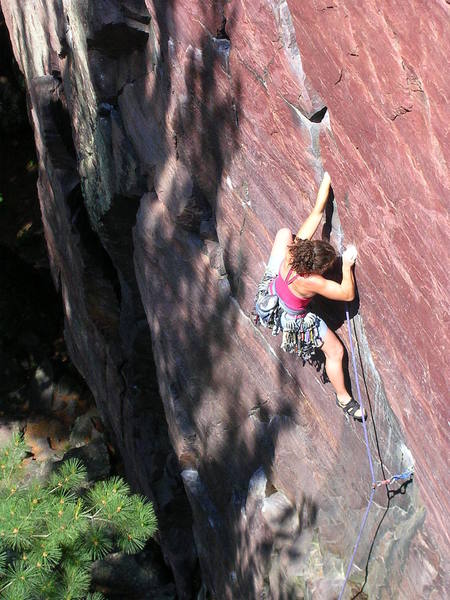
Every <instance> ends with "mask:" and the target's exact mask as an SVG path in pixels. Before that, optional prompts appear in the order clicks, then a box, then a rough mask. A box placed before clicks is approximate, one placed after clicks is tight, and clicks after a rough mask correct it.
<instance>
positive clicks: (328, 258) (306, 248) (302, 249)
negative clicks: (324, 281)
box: [288, 238, 336, 275]
mask: <svg viewBox="0 0 450 600" xmlns="http://www.w3.org/2000/svg"><path fill="white" fill-rule="evenodd" d="M288 248H289V257H288V261H289V265H290V266H291V267H292V269H293V270H294V271H295V272H296V273H298V274H299V275H302V274H306V273H308V274H310V273H317V274H319V275H322V273H325V271H327V269H329V268H330V267H331V266H332V265H333V263H334V261H335V260H336V250H335V249H334V248H333V246H332V245H331V244H329V243H328V242H325V241H322V240H301V239H299V238H295V241H294V243H293V244H291V245H290V246H288Z"/></svg>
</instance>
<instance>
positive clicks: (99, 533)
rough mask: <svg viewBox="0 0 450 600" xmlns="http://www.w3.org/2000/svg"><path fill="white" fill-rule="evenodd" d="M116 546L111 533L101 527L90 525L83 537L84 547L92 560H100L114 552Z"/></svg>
mask: <svg viewBox="0 0 450 600" xmlns="http://www.w3.org/2000/svg"><path fill="white" fill-rule="evenodd" d="M113 548H114V546H113V543H112V540H111V536H110V535H109V533H108V532H107V531H106V530H105V529H104V528H103V529H102V528H100V527H97V526H95V527H90V528H89V530H88V531H87V532H86V534H85V536H84V539H83V546H82V549H83V550H84V551H85V552H88V554H89V557H90V559H91V560H99V559H100V558H104V557H105V556H106V555H107V554H109V553H110V552H112V550H113Z"/></svg>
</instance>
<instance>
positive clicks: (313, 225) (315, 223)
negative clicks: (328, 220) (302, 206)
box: [297, 171, 331, 240]
mask: <svg viewBox="0 0 450 600" xmlns="http://www.w3.org/2000/svg"><path fill="white" fill-rule="evenodd" d="M330 185H331V178H330V175H329V174H328V173H327V172H326V171H325V173H324V175H323V179H322V183H321V184H320V187H319V191H318V192H317V199H316V203H315V205H314V208H313V209H312V211H311V213H310V214H309V216H308V218H307V219H306V221H305V222H304V223H303V225H302V226H301V227H300V229H299V230H298V232H297V237H298V238H300V239H301V240H310V239H311V238H312V236H313V235H314V234H315V233H316V231H317V228H318V227H319V225H320V222H321V221H322V216H323V213H324V211H325V207H326V205H327V200H328V194H329V193H330Z"/></svg>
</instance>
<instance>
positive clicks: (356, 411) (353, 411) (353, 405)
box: [336, 396, 367, 421]
mask: <svg viewBox="0 0 450 600" xmlns="http://www.w3.org/2000/svg"><path fill="white" fill-rule="evenodd" d="M336 404H337V405H338V406H339V408H342V410H343V411H344V413H345V414H346V415H349V416H350V417H353V418H354V419H355V421H362V420H363V418H362V411H363V409H362V408H361V406H360V405H359V403H358V402H356V400H354V399H353V398H352V399H351V400H349V401H348V402H347V404H344V403H342V402H340V401H339V399H338V397H337V396H336ZM364 419H367V412H366V411H364Z"/></svg>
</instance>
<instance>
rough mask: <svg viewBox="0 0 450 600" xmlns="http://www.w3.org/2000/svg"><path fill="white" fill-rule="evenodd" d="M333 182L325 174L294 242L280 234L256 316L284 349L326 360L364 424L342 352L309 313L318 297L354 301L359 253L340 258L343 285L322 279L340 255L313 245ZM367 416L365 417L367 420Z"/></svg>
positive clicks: (351, 250) (343, 402)
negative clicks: (347, 384) (280, 338)
mask: <svg viewBox="0 0 450 600" xmlns="http://www.w3.org/2000/svg"><path fill="white" fill-rule="evenodd" d="M330 184H331V179H330V176H329V174H328V173H325V174H324V176H323V179H322V183H321V184H320V187H319V191H318V194H317V200H316V204H315V206H314V208H313V210H312V211H311V213H310V215H309V216H308V218H307V219H306V221H305V222H304V223H303V225H302V226H301V227H300V229H299V230H298V233H297V235H296V236H295V237H294V236H293V234H292V232H291V231H290V230H289V229H287V228H285V229H280V230H279V231H278V233H277V234H276V236H275V241H274V244H273V247H272V252H271V253H270V258H269V263H268V265H267V268H266V271H265V273H264V277H263V279H262V281H261V284H260V285H259V287H258V293H257V296H256V301H255V312H256V315H257V318H258V320H259V321H260V322H261V323H262V324H263V325H265V326H266V327H270V328H271V329H272V331H273V334H274V335H276V334H277V333H278V332H279V331H280V330H281V331H283V342H282V345H281V347H282V348H283V350H285V351H287V352H295V353H297V354H298V355H299V356H300V357H301V358H302V359H303V361H307V360H308V361H310V360H311V359H312V357H313V355H314V352H315V350H316V348H320V349H321V350H322V352H323V353H324V355H325V368H326V372H327V375H328V378H329V380H330V381H331V383H332V385H333V387H334V389H335V392H336V403H337V405H338V406H339V407H340V408H342V410H343V411H344V412H345V413H347V414H348V415H350V416H351V417H353V418H354V419H358V420H361V419H362V412H361V407H360V406H359V404H358V402H356V400H354V399H353V398H352V397H351V395H350V394H349V392H348V391H347V388H346V387H345V380H344V371H343V366H342V359H343V356H344V347H343V345H342V344H341V342H340V341H339V339H338V338H337V336H336V335H335V334H334V333H333V331H331V330H330V329H329V328H328V326H327V325H326V323H325V322H324V321H323V320H322V319H321V318H320V317H318V316H317V315H315V314H314V313H312V312H309V311H308V309H307V307H308V305H309V303H310V302H311V300H312V298H313V297H314V296H315V295H316V294H320V295H321V296H324V297H325V298H329V299H330V300H346V301H350V300H353V298H354V297H355V280H354V277H353V270H352V267H353V265H354V263H355V261H356V248H355V247H354V246H350V247H348V248H347V250H345V252H344V253H343V255H342V281H341V283H336V282H335V281H331V280H329V279H326V278H325V277H324V276H323V274H324V273H325V272H326V271H327V270H328V269H329V268H330V267H331V266H332V265H333V263H334V262H335V260H336V251H335V249H334V248H333V246H332V245H331V244H329V243H328V242H325V241H322V240H311V238H312V237H313V236H314V234H315V232H316V231H317V228H318V227H319V225H320V222H321V220H322V216H323V214H324V211H325V207H326V204H327V200H328V194H329V191H330ZM364 416H365V415H364Z"/></svg>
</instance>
